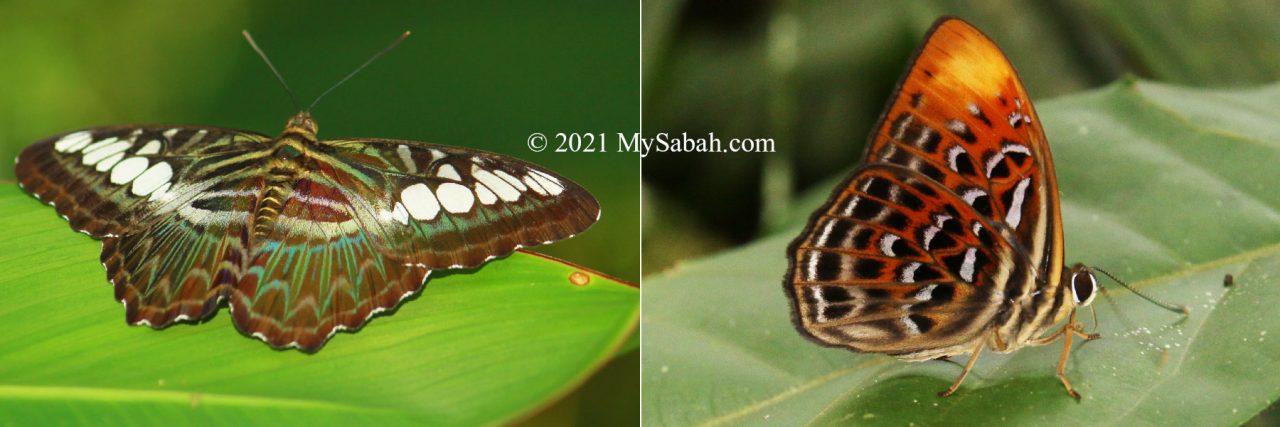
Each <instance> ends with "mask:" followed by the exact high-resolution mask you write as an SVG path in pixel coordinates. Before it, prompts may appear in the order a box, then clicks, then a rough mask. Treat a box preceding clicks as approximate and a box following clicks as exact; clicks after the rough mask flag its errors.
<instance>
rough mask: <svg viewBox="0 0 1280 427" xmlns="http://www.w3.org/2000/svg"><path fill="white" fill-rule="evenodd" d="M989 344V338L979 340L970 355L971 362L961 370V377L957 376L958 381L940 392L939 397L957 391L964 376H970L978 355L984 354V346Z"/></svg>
mask: <svg viewBox="0 0 1280 427" xmlns="http://www.w3.org/2000/svg"><path fill="white" fill-rule="evenodd" d="M986 346H987V340H978V346H977V347H975V348H974V349H973V354H971V355H969V362H968V363H965V364H964V371H961V372H960V377H959V378H956V382H954V383H951V387H950V388H947V389H946V390H944V391H940V392H938V397H947V396H950V395H951V393H955V392H956V389H959V388H960V383H962V382H964V377H967V376H969V371H971V370H973V364H974V363H976V362H977V361H978V355H979V354H982V348H983V347H986Z"/></svg>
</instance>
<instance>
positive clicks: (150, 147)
mask: <svg viewBox="0 0 1280 427" xmlns="http://www.w3.org/2000/svg"><path fill="white" fill-rule="evenodd" d="M174 130H177V129H170V131H174ZM165 136H170V137H171V136H173V135H170V134H169V133H168V132H165ZM160 148H161V145H160V140H156V139H153V140H150V141H147V143H146V145H143V146H142V148H139V149H138V152H137V153H134V154H137V155H140V156H141V155H147V154H160Z"/></svg>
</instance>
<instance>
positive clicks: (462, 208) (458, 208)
mask: <svg viewBox="0 0 1280 427" xmlns="http://www.w3.org/2000/svg"><path fill="white" fill-rule="evenodd" d="M436 197H439V198H440V204H441V205H443V206H444V209H445V210H447V211H449V212H453V213H462V212H467V211H470V210H471V206H472V205H474V204H475V203H476V197H475V195H474V194H471V190H468V189H467V187H463V186H462V184H455V183H452V182H446V183H444V184H440V186H439V187H436Z"/></svg>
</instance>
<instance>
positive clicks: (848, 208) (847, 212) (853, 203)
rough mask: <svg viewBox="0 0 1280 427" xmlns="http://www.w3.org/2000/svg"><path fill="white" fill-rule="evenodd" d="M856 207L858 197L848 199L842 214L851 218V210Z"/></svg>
mask: <svg viewBox="0 0 1280 427" xmlns="http://www.w3.org/2000/svg"><path fill="white" fill-rule="evenodd" d="M857 207H858V196H853V197H850V198H849V201H848V202H846V203H845V205H844V211H843V212H842V213H844V216H850V217H851V216H853V210H854V209H855V208H857Z"/></svg>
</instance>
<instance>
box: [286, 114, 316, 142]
mask: <svg viewBox="0 0 1280 427" xmlns="http://www.w3.org/2000/svg"><path fill="white" fill-rule="evenodd" d="M319 129H320V128H319V127H318V126H317V125H316V121H315V119H312V118H311V113H309V112H306V111H303V112H300V113H298V114H294V115H293V117H290V118H289V122H288V123H286V124H285V125H284V133H286V134H289V133H298V134H302V135H304V136H307V137H309V138H307V139H311V140H314V139H315V137H316V132H317V131H319Z"/></svg>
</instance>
